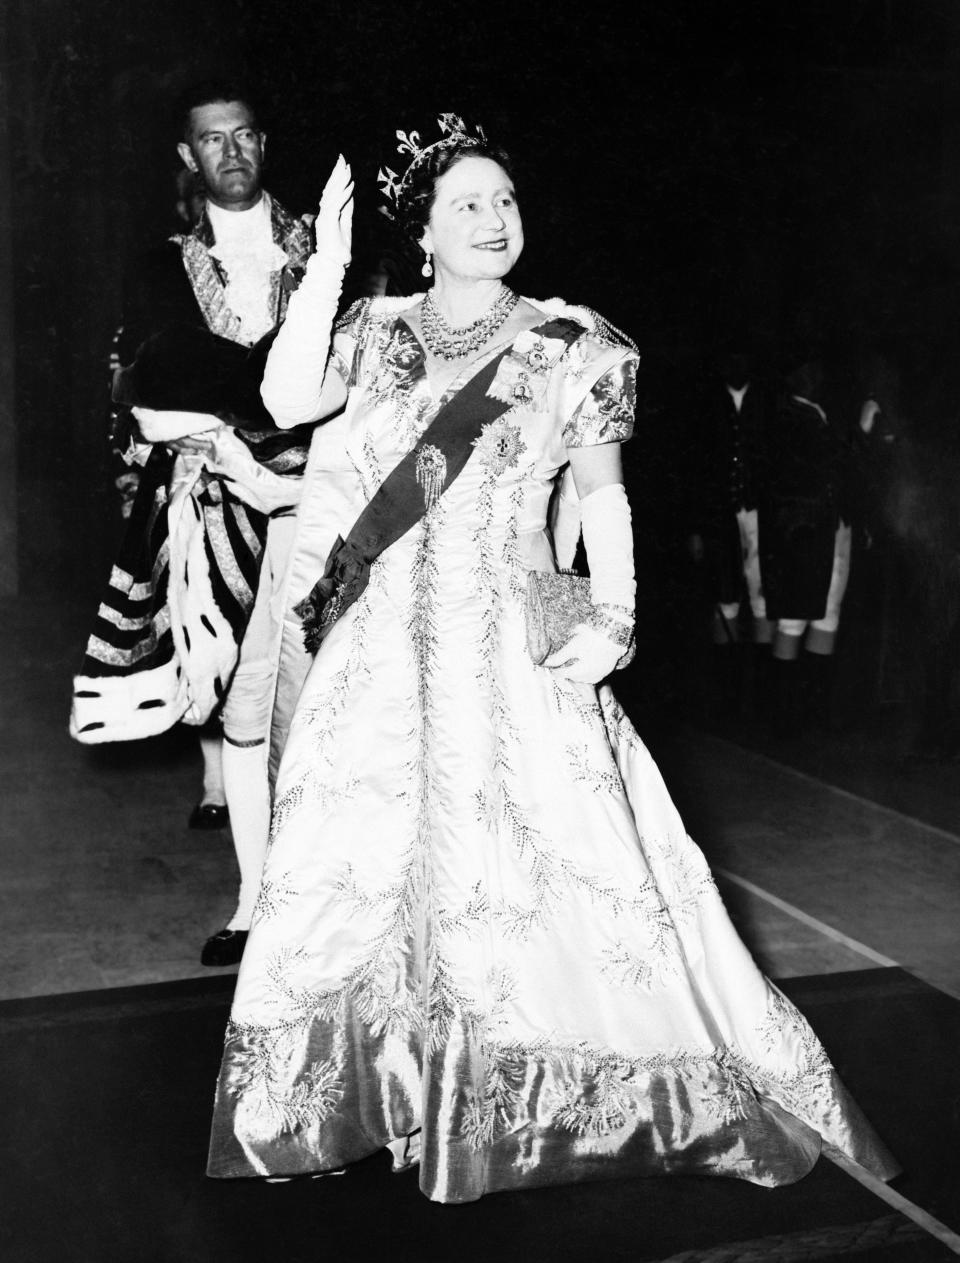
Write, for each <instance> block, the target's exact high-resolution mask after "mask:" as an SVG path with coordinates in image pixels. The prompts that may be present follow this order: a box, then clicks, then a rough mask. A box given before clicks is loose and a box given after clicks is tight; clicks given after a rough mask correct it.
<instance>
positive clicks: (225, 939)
mask: <svg viewBox="0 0 960 1263" xmlns="http://www.w3.org/2000/svg"><path fill="white" fill-rule="evenodd" d="M247 933H248V931H247V930H221V931H220V933H219V934H214V935H212V937H210V938H208V939H207V941H206V942H205V943H204V945H203V951H202V952H201V953H200V964H201V965H211V966H213V967H214V968H215V969H221V968H222V967H223V966H224V965H236V964H238V963H239V961H240V957H241V956H242V955H243V949H244V948H245V947H246V945H247Z"/></svg>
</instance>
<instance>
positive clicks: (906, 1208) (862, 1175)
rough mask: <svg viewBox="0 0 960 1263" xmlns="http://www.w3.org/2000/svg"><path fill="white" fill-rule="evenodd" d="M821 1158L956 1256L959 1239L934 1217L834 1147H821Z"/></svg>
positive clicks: (959, 1248)
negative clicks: (825, 1159) (828, 1161)
mask: <svg viewBox="0 0 960 1263" xmlns="http://www.w3.org/2000/svg"><path fill="white" fill-rule="evenodd" d="M823 1156H824V1157H825V1158H828V1159H829V1160H830V1161H831V1162H832V1163H833V1164H834V1165H835V1166H838V1167H839V1168H840V1169H841V1171H846V1173H847V1175H849V1176H851V1178H853V1179H854V1180H856V1181H857V1182H858V1183H859V1184H862V1185H863V1187H864V1188H866V1189H869V1190H870V1192H871V1193H873V1194H874V1195H875V1196H876V1197H879V1198H880V1199H881V1200H882V1201H885V1202H886V1203H887V1205H888V1206H892V1207H893V1209H894V1210H898V1211H900V1213H901V1214H902V1215H906V1217H907V1218H908V1219H912V1220H913V1222H914V1223H915V1224H916V1225H917V1226H918V1227H920V1228H922V1229H923V1230H924V1232H927V1233H929V1234H930V1236H931V1237H936V1239H937V1240H938V1241H941V1242H942V1243H943V1244H944V1245H945V1246H946V1247H947V1249H948V1250H952V1251H953V1253H954V1254H958V1255H960V1235H958V1234H957V1233H956V1232H954V1231H953V1229H952V1228H948V1227H947V1225H946V1224H945V1223H941V1221H940V1220H939V1219H937V1217H936V1216H935V1215H931V1214H930V1212H929V1211H928V1210H924V1209H923V1207H922V1206H918V1205H917V1204H916V1202H911V1201H910V1199H909V1198H908V1197H904V1195H903V1194H902V1193H898V1192H897V1191H896V1189H892V1188H890V1186H889V1185H888V1184H885V1183H884V1182H883V1180H881V1179H878V1177H877V1176H875V1175H874V1174H873V1173H872V1172H870V1171H868V1170H866V1168H865V1167H862V1166H860V1164H859V1163H857V1162H854V1161H853V1159H852V1158H848V1157H847V1155H846V1154H845V1153H841V1152H840V1150H839V1149H837V1148H836V1147H835V1146H834V1145H831V1144H827V1143H824V1145H823Z"/></svg>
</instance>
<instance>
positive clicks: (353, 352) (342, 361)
mask: <svg viewBox="0 0 960 1263" xmlns="http://www.w3.org/2000/svg"><path fill="white" fill-rule="evenodd" d="M369 322H370V299H369V298H360V299H358V300H357V301H356V302H355V303H353V304H351V306H350V307H348V308H347V310H346V311H345V312H344V313H343V315H342V316H341V317H340V319H339V320H338V321H337V323H336V325H335V326H334V332H333V346H332V347H331V350H330V367H331V368H332V369H333V370H334V372H336V373H337V374H339V376H340V377H342V378H343V381H344V383H345V384H346V386H347V388H348V389H351V388H352V387H354V386H356V385H357V383H358V381H359V379H360V358H361V349H362V346H363V340H364V333H365V331H366V327H367V325H368V324H369Z"/></svg>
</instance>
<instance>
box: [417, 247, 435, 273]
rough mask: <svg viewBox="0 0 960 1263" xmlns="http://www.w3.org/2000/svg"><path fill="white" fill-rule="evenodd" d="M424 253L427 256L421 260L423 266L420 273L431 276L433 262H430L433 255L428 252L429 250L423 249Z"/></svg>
mask: <svg viewBox="0 0 960 1263" xmlns="http://www.w3.org/2000/svg"><path fill="white" fill-rule="evenodd" d="M425 254H426V256H427V257H426V258H425V259H424V261H423V267H422V268H421V269H420V275H421V276H433V264H432V263H431V262H430V260H431V258H432V257H433V256H432V255H431V254H430V251H429V250H427V251H425Z"/></svg>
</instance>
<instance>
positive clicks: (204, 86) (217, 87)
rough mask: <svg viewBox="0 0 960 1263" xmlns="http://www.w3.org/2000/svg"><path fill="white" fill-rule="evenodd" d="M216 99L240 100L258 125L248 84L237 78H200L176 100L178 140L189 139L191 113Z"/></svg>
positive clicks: (254, 102) (254, 105) (252, 96)
mask: <svg viewBox="0 0 960 1263" xmlns="http://www.w3.org/2000/svg"><path fill="white" fill-rule="evenodd" d="M216 101H242V102H243V104H244V105H245V106H246V107H247V109H248V110H249V111H250V113H251V114H252V115H253V119H254V123H255V125H256V126H257V127H259V126H260V116H259V114H258V112H257V102H256V97H255V95H254V94H253V93H252V92H251V91H250V86H249V84H246V83H242V82H241V81H240V80H239V79H227V78H222V79H201V80H200V81H199V82H198V83H194V84H191V85H190V87H189V88H187V89H186V90H185V91H184V92H182V93H181V94H180V97H179V99H178V101H177V110H176V116H175V122H176V128H177V136H178V138H179V139H180V140H185V141H187V142H189V140H190V115H191V113H192V112H193V111H194V110H195V109H198V108H199V107H200V106H201V105H213V104H214V102H216Z"/></svg>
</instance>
